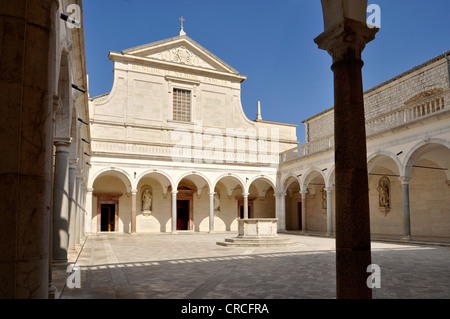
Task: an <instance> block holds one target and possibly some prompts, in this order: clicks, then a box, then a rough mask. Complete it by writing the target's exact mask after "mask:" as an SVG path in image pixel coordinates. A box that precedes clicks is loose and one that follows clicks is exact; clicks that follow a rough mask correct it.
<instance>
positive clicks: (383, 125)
mask: <svg viewBox="0 0 450 319" xmlns="http://www.w3.org/2000/svg"><path fill="white" fill-rule="evenodd" d="M449 104H450V91H445V92H442V93H440V94H437V95H434V96H431V97H429V98H426V99H423V100H420V101H417V102H414V103H408V104H405V105H404V106H402V107H401V108H398V109H396V110H394V111H392V112H389V113H386V114H382V115H380V116H378V117H376V118H373V119H370V120H367V121H366V134H367V137H371V136H374V135H376V134H379V133H382V132H385V131H388V130H391V129H394V128H398V127H401V126H403V125H406V124H412V123H414V122H416V121H422V120H424V119H426V118H431V117H433V116H436V115H439V114H442V113H444V112H448V111H449V110H450V107H449ZM332 149H334V136H333V135H328V136H326V137H323V138H320V139H317V140H313V141H311V142H309V143H306V144H303V145H300V146H297V147H295V148H292V149H290V150H287V151H285V152H282V153H280V163H285V162H289V161H291V160H294V159H296V158H299V157H302V156H306V155H310V154H316V153H318V152H323V151H328V150H332Z"/></svg>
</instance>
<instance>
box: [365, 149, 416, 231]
mask: <svg viewBox="0 0 450 319" xmlns="http://www.w3.org/2000/svg"><path fill="white" fill-rule="evenodd" d="M367 168H368V175H369V176H368V182H369V205H370V222H371V233H372V234H374V235H378V236H401V229H402V228H403V225H404V224H405V223H408V221H407V216H405V214H404V211H403V196H404V195H403V193H402V181H401V179H400V172H401V162H400V160H399V159H398V156H396V155H395V154H392V153H391V152H387V151H378V152H376V153H374V154H372V155H370V156H369V157H368V165H367Z"/></svg>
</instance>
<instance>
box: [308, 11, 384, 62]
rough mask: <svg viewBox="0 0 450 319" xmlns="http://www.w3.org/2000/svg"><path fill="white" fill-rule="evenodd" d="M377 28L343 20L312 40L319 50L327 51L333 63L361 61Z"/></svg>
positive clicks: (359, 22)
mask: <svg viewBox="0 0 450 319" xmlns="http://www.w3.org/2000/svg"><path fill="white" fill-rule="evenodd" d="M378 30H379V29H378V28H370V27H368V26H367V24H366V23H363V22H361V21H357V20H353V19H348V18H344V19H343V20H342V21H341V22H339V23H336V24H335V25H334V26H332V27H330V28H329V29H328V30H326V31H325V32H323V33H322V34H320V35H319V36H318V37H316V38H315V39H314V42H315V43H316V44H317V45H318V46H319V49H322V50H325V51H327V52H328V53H329V54H330V55H331V56H332V58H333V63H336V62H339V61H340V60H344V59H361V52H362V51H363V50H364V48H365V46H366V44H367V43H369V42H370V41H372V40H373V39H375V34H376V33H377V32H378Z"/></svg>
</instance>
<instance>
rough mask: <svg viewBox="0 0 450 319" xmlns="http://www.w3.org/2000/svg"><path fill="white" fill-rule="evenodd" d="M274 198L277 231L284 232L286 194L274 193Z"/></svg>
mask: <svg viewBox="0 0 450 319" xmlns="http://www.w3.org/2000/svg"><path fill="white" fill-rule="evenodd" d="M274 196H275V211H276V218H278V225H277V228H278V231H286V193H284V194H283V193H276V194H274Z"/></svg>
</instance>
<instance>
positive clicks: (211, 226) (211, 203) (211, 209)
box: [209, 192, 216, 233]
mask: <svg viewBox="0 0 450 319" xmlns="http://www.w3.org/2000/svg"><path fill="white" fill-rule="evenodd" d="M215 194H216V193H214V192H211V193H209V232H210V233H214V195H215Z"/></svg>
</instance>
